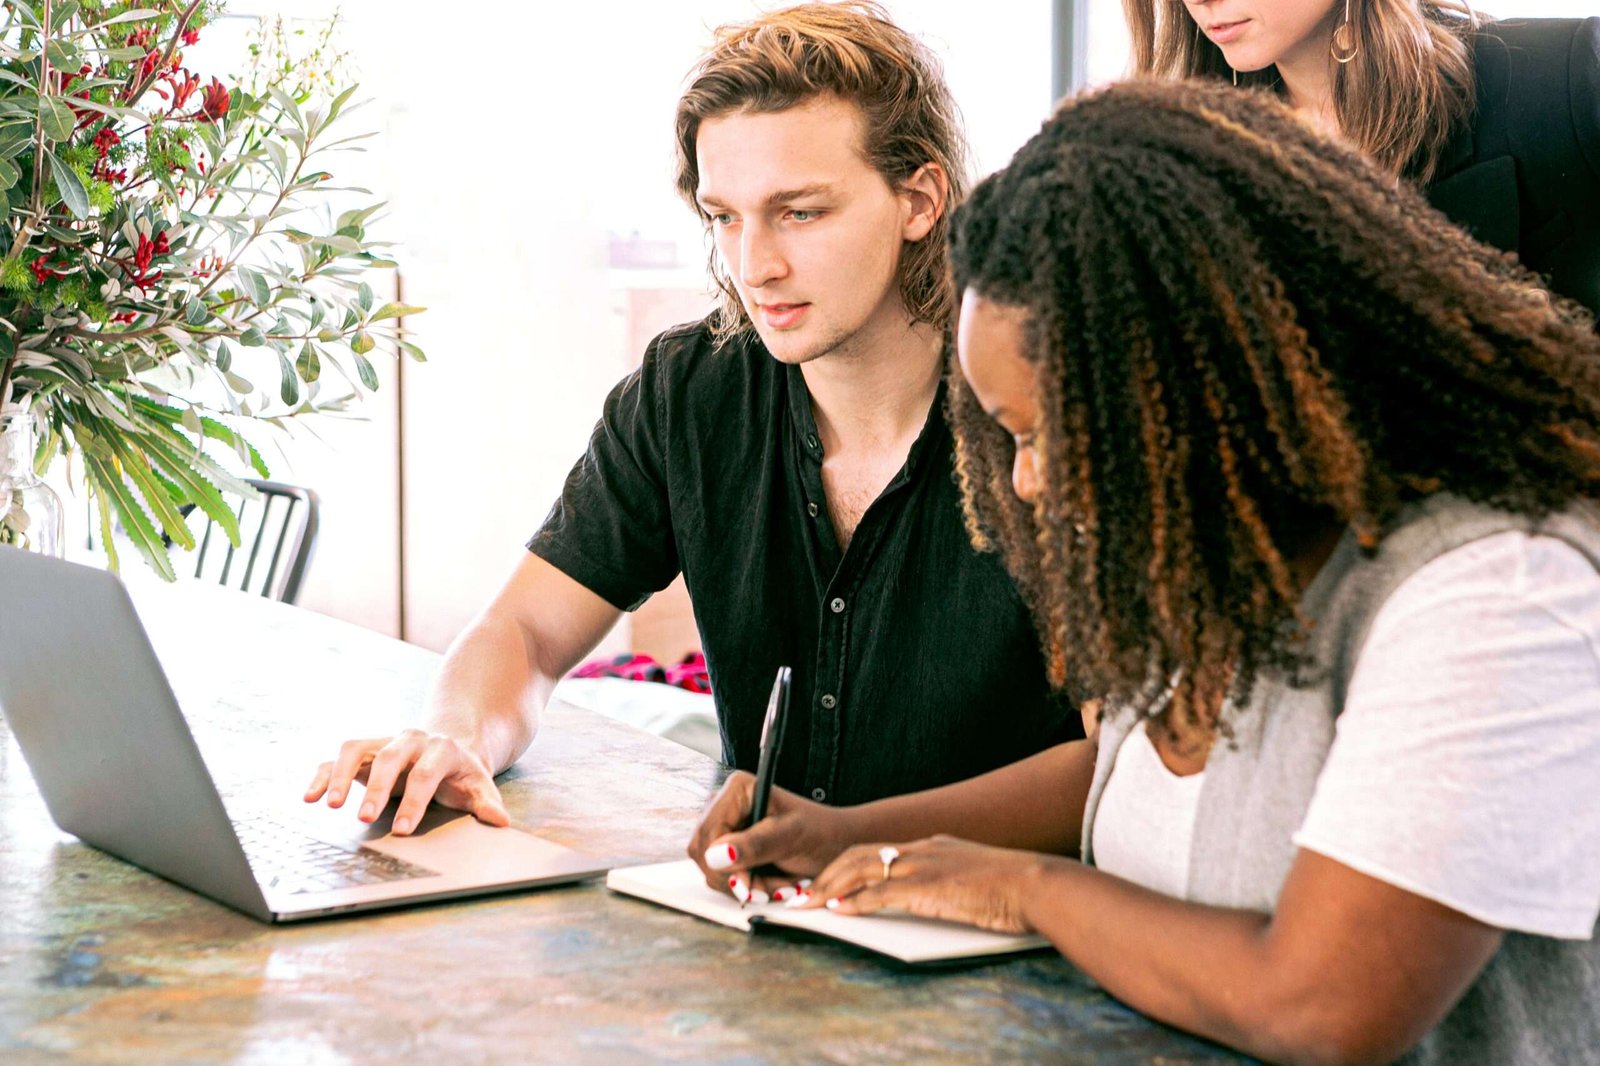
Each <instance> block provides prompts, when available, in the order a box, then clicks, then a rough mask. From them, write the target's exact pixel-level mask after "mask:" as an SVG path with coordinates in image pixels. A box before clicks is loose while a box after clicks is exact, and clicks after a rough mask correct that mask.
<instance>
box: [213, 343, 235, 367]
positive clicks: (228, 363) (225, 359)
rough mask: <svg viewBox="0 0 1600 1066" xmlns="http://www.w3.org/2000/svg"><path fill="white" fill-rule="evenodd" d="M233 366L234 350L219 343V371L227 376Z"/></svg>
mask: <svg viewBox="0 0 1600 1066" xmlns="http://www.w3.org/2000/svg"><path fill="white" fill-rule="evenodd" d="M232 366H233V349H232V348H229V347H228V346H227V345H226V344H225V343H223V342H222V341H218V342H217V369H218V370H220V371H222V372H223V373H224V374H226V373H227V372H228V370H229V368H231V367H232Z"/></svg>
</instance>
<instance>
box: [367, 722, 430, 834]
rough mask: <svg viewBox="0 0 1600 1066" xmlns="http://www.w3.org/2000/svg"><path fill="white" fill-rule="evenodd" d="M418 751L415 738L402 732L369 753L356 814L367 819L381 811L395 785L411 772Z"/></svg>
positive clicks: (400, 783) (401, 784)
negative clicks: (363, 785)
mask: <svg viewBox="0 0 1600 1066" xmlns="http://www.w3.org/2000/svg"><path fill="white" fill-rule="evenodd" d="M417 753H418V744H417V742H416V741H415V740H414V739H412V738H410V737H408V736H406V735H405V734H401V735H400V736H398V737H395V738H394V739H393V740H391V741H390V742H389V743H388V744H386V745H384V746H383V748H382V749H380V750H379V751H378V753H377V754H375V755H374V756H372V760H371V762H370V763H369V765H368V767H367V794H366V795H365V796H364V797H362V800H361V810H360V811H359V812H358V814H357V817H359V818H360V819H361V820H362V821H363V822H370V821H372V820H374V819H375V818H377V817H378V815H379V814H382V813H383V809H384V807H386V806H388V804H389V797H390V796H391V795H392V794H393V793H394V790H395V788H396V787H403V786H404V784H405V781H406V779H407V778H408V777H409V776H410V771H411V767H412V764H413V763H414V762H416V760H417Z"/></svg>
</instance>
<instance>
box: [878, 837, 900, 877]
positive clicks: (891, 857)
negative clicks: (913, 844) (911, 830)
mask: <svg viewBox="0 0 1600 1066" xmlns="http://www.w3.org/2000/svg"><path fill="white" fill-rule="evenodd" d="M899 857H900V849H899V848H897V847H895V846H894V845H893V844H885V845H884V846H883V847H881V848H879V849H878V858H880V859H882V860H883V879H884V880H885V881H887V880H889V867H891V866H893V865H894V861H895V860H896V859H898V858H899Z"/></svg>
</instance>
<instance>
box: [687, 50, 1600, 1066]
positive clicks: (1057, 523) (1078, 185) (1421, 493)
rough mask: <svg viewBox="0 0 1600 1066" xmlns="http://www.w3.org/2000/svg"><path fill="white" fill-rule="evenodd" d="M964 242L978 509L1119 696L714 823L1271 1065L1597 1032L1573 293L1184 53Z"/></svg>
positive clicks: (958, 239) (981, 213) (1594, 536)
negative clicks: (903, 770) (885, 774)
mask: <svg viewBox="0 0 1600 1066" xmlns="http://www.w3.org/2000/svg"><path fill="white" fill-rule="evenodd" d="M954 248H955V251H954V265H955V269H956V279H957V284H958V286H959V287H960V289H961V291H962V292H963V300H962V310H961V315H960V327H959V331H958V348H959V368H958V370H957V371H956V372H954V373H952V377H951V386H952V391H951V400H952V404H951V406H952V415H951V421H952V426H953V428H954V430H955V434H956V440H957V448H956V454H957V459H958V469H959V471H960V477H961V482H962V485H963V490H964V493H965V500H966V502H967V504H968V507H969V516H970V519H971V527H970V528H971V532H972V534H973V537H974V540H975V542H976V543H978V544H981V545H984V546H988V547H992V548H994V549H996V550H997V551H998V553H999V554H1000V555H1001V556H1002V557H1003V558H1005V560H1006V562H1007V566H1008V568H1009V570H1010V571H1011V573H1012V575H1013V576H1014V577H1015V579H1016V581H1017V584H1018V587H1019V588H1021V589H1022V590H1023V593H1024V595H1025V598H1026V599H1027V601H1028V603H1029V605H1030V607H1031V608H1032V611H1033V615H1034V619H1035V622H1036V624H1037V626H1038V630H1039V635H1040V640H1041V643H1042V644H1043V645H1044V647H1045V649H1046V651H1047V659H1048V661H1049V665H1050V672H1051V676H1052V679H1053V680H1054V681H1055V682H1056V683H1057V684H1061V685H1070V686H1071V687H1073V688H1074V689H1077V690H1080V691H1083V692H1086V693H1089V694H1092V695H1093V696H1094V697H1096V698H1097V699H1099V700H1101V701H1102V714H1101V718H1100V725H1099V729H1098V731H1097V734H1096V736H1095V737H1094V739H1092V740H1086V741H1081V742H1076V743H1069V744H1064V745H1062V746H1060V747H1058V748H1056V749H1052V750H1050V751H1047V752H1044V753H1041V754H1040V755H1037V756H1035V757H1033V758H1031V759H1028V760H1024V761H1023V762H1021V763H1019V764H1017V765H1015V766H1012V767H1007V768H1005V769H1003V770H999V771H997V772H995V773H992V774H987V775H984V776H982V777H979V778H976V779H974V780H972V781H969V782H963V783H960V784H956V785H952V786H949V787H946V788H942V789H936V790H932V791H929V792H925V793H920V794H917V795H912V796H902V797H896V798H892V799H886V800H882V801H879V802H876V803H869V804H864V805H860V806H857V807H853V808H849V809H845V810H833V809H822V808H819V807H816V806H814V805H811V804H808V803H806V802H805V800H804V799H803V798H802V797H797V796H791V795H788V794H784V793H779V794H778V795H776V796H775V797H774V800H773V803H772V805H771V807H770V808H769V811H770V812H771V813H769V815H768V817H767V818H765V819H764V820H763V821H762V822H760V823H758V824H757V825H756V826H755V827H753V828H751V829H750V830H747V831H743V832H739V833H733V834H726V835H715V834H714V835H711V836H709V837H708V838H706V839H704V840H703V841H699V842H698V843H702V844H703V846H705V847H728V846H732V847H734V848H736V850H738V852H739V853H740V854H741V855H742V856H743V861H744V862H746V863H749V864H751V865H756V864H761V863H776V864H778V865H779V866H780V867H781V868H782V869H783V870H784V871H785V873H786V874H787V876H788V878H789V880H790V881H794V880H795V879H796V878H802V877H814V878H815V880H814V883H812V884H811V886H810V891H809V894H806V895H799V896H795V897H794V898H797V899H800V900H801V903H800V904H799V905H801V906H821V905H827V906H831V907H833V908H834V909H836V910H838V911H839V912H840V913H844V914H861V913H870V912H873V911H877V910H880V909H883V908H894V909H902V910H906V911H910V912H912V913H915V914H921V915H926V916H929V917H937V918H946V919H952V920H956V921H966V922H973V923H977V924H981V925H984V926H988V927H991V928H995V929H1004V930H1009V931H1024V930H1034V931H1038V932H1040V933H1042V934H1044V935H1045V936H1047V937H1049V939H1050V940H1051V941H1052V942H1053V943H1054V944H1055V945H1056V947H1057V948H1059V949H1060V951H1061V952H1062V953H1063V954H1064V955H1065V956H1066V957H1067V958H1068V959H1070V960H1071V961H1072V962H1073V963H1075V964H1076V965H1078V966H1079V967H1081V968H1082V969H1083V970H1084V971H1085V972H1086V973H1087V974H1088V975H1089V976H1091V977H1093V978H1094V979H1095V980H1097V981H1099V982H1100V983H1101V984H1102V985H1103V986H1104V987H1105V988H1106V989H1107V990H1108V991H1109V992H1111V993H1112V994H1113V995H1115V996H1117V997H1119V998H1121V999H1122V1000H1124V1001H1125V1002H1127V1003H1128V1004H1130V1005H1131V1006H1133V1007H1136V1008H1138V1009H1139V1010H1142V1011H1144V1012H1146V1013H1147V1014H1150V1015H1151V1016H1153V1017H1155V1018H1158V1019H1161V1020H1163V1021H1166V1022H1168V1023H1170V1024H1173V1025H1177V1026H1180V1027H1182V1028H1184V1029H1188V1030H1190V1031H1193V1032H1196V1033H1199V1034H1201V1035H1203V1036H1206V1037H1209V1038H1211V1039H1214V1040H1218V1041H1221V1042H1223V1043H1225V1044H1228V1045H1230V1046H1232V1047H1236V1048H1239V1049H1241V1050H1243V1051H1245V1052H1248V1053H1250V1054H1252V1055H1256V1056H1259V1057H1261V1058H1264V1059H1266V1060H1269V1061H1273V1062H1387V1061H1390V1060H1392V1059H1394V1058H1396V1057H1397V1056H1400V1055H1402V1054H1404V1053H1407V1052H1408V1051H1412V1052H1413V1054H1414V1058H1412V1059H1408V1060H1407V1061H1418V1062H1426V1063H1438V1064H1453V1063H1460V1062H1494V1063H1527V1064H1530V1066H1531V1064H1543V1063H1553V1062H1580V1061H1588V1060H1590V1059H1592V1058H1593V1055H1594V1050H1595V1048H1597V1047H1600V1014H1597V1013H1596V1011H1595V993H1596V989H1597V988H1600V940H1597V939H1596V936H1595V933H1596V918H1597V915H1600V805H1597V804H1596V803H1595V802H1594V795H1593V791H1594V781H1595V779H1596V776H1597V774H1600V508H1597V507H1596V505H1595V500H1596V497H1597V495H1600V337H1597V336H1596V334H1595V332H1594V319H1593V317H1592V316H1591V315H1589V314H1588V313H1587V312H1586V311H1585V310H1584V309H1583V308H1582V307H1581V306H1580V305H1578V304H1576V303H1575V302H1572V301H1568V300H1564V299H1560V298H1552V297H1551V296H1550V295H1549V293H1548V292H1547V291H1545V290H1544V289H1543V288H1542V287H1541V286H1540V285H1539V283H1538V279H1537V278H1536V277H1535V276H1534V275H1532V274H1530V273H1528V272H1527V271H1526V270H1525V269H1523V268H1522V267H1520V266H1518V265H1516V264H1515V263H1514V262H1513V261H1512V260H1510V259H1509V258H1508V257H1506V256H1503V255H1501V254H1500V253H1497V252H1495V251H1494V250H1492V249H1490V248H1487V247H1485V246H1483V245H1480V244H1477V243H1475V242H1473V241H1472V240H1470V239H1469V238H1468V237H1467V236H1465V235H1464V234H1463V233H1462V232H1461V231H1460V230H1459V229H1458V228H1457V227H1455V226H1454V225H1452V224H1450V223H1449V222H1448V220H1446V219H1445V218H1444V217H1443V216H1441V215H1439V214H1437V213H1436V212H1434V211H1432V210H1430V209H1429V208H1428V207H1427V206H1426V205H1425V204H1424V203H1423V201H1422V200H1421V199H1420V198H1419V197H1418V196H1417V195H1416V194H1415V192H1414V191H1412V190H1410V189H1407V188H1404V187H1396V186H1395V184H1394V183H1393V181H1392V180H1391V179H1390V178H1389V177H1388V175H1386V174H1385V173H1383V172H1382V171H1380V170H1378V169H1377V168H1375V167H1373V166H1372V165H1370V163H1369V162H1368V161H1366V160H1365V159H1364V158H1362V157H1361V156H1360V155H1358V154H1356V153H1355V152H1353V151H1351V150H1349V149H1347V148H1345V147H1342V146H1340V145H1339V144H1337V143H1335V142H1333V141H1331V140H1329V139H1326V138H1324V137H1321V136H1319V135H1318V134H1317V132H1316V131H1315V130H1314V129H1313V128H1312V127H1310V126H1309V125H1307V124H1306V123H1304V122H1302V121H1300V120H1299V119H1298V118H1297V117H1296V116H1295V115H1294V114H1293V113H1291V112H1290V111H1289V110H1287V109H1286V108H1284V107H1283V106H1281V105H1280V104H1279V103H1277V102H1275V101H1273V100H1272V99H1271V98H1270V97H1267V96H1263V95H1261V94H1254V93H1248V94H1247V93H1239V92H1236V91H1234V90H1233V89H1232V88H1231V87H1223V86H1218V85H1215V84H1208V83H1206V82H1203V81H1189V82H1161V81H1145V82H1142V83H1131V84H1128V85H1124V86H1119V87H1115V88H1112V89H1108V90H1105V91H1104V92H1101V93H1098V94H1095V95H1091V96H1088V97H1085V98H1082V99H1080V100H1077V101H1075V102H1072V103H1069V104H1068V105H1066V106H1065V107H1063V108H1062V109H1061V110H1060V111H1059V112H1058V113H1057V114H1056V116H1055V117H1054V118H1053V119H1052V120H1051V121H1050V122H1048V123H1047V124H1046V125H1045V127H1044V129H1043V130H1042V131H1041V132H1040V134H1039V135H1038V136H1037V137H1035V138H1034V139H1033V140H1032V141H1030V142H1029V143H1028V144H1027V145H1026V146H1025V147H1024V148H1023V149H1022V150H1021V151H1020V152H1019V153H1018V155H1017V157H1016V158H1015V159H1014V160H1013V161H1012V162H1011V164H1010V165H1009V166H1008V167H1007V168H1006V169H1004V170H1002V171H1001V172H999V173H998V174H996V175H994V176H992V177H990V178H988V179H986V180H985V181H984V182H982V183H981V184H980V185H979V186H978V187H977V188H976V189H975V190H974V192H973V195H972V197H971V199H970V200H969V201H968V202H967V203H966V204H964V205H963V206H962V207H961V208H960V209H958V211H957V215H956V219H955V223H954ZM748 795H749V779H748V777H746V776H745V775H736V776H735V777H734V778H733V779H731V780H730V782H729V784H728V786H727V788H726V789H725V790H724V794H723V796H722V797H721V798H720V800H719V804H718V806H719V807H720V808H721V809H719V810H715V811H713V812H712V813H711V815H710V817H709V818H708V821H709V822H711V823H713V824H716V825H727V824H738V816H739V814H740V813H741V812H742V811H743V810H744V809H745V807H746V806H747V797H748ZM932 833H949V834H955V835H956V836H959V837H962V838H966V839H956V837H932V838H928V834H932ZM918 838H924V839H918ZM858 841H859V842H865V841H872V842H873V843H863V844H859V845H857V846H855V847H852V848H848V849H845V850H843V851H842V854H841V849H843V848H844V845H846V844H848V843H851V842H858ZM1069 856H1070V857H1069ZM829 860H832V861H831V862H830V861H829ZM823 864H827V865H826V868H825V869H819V867H821V866H823ZM785 895H790V893H785ZM1063 1038H1064V1039H1068V1040H1070V1034H1063Z"/></svg>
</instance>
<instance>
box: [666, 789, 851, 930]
mask: <svg viewBox="0 0 1600 1066" xmlns="http://www.w3.org/2000/svg"><path fill="white" fill-rule="evenodd" d="M754 790H755V777H754V776H752V775H751V774H748V773H745V772H743V771H740V772H738V773H735V774H734V775H733V776H732V777H730V778H728V781H727V783H726V784H725V785H723V786H722V791H721V792H720V793H718V794H717V798H716V799H715V800H713V801H712V803H711V806H710V807H709V808H707V810H706V813H705V816H704V817H703V818H701V820H700V825H699V827H698V828H697V829H696V830H695V833H694V836H693V838H691V839H690V841H689V849H688V850H689V857H690V858H691V859H693V860H694V861H695V862H696V863H698V864H699V866H700V869H701V871H702V872H703V873H704V874H705V876H706V884H708V885H710V886H711V887H712V888H715V889H717V890H718V891H721V892H731V893H732V894H733V895H734V896H735V897H742V898H740V902H741V903H742V902H744V901H745V899H752V900H754V901H755V902H765V901H766V900H767V899H769V898H771V899H777V900H780V901H783V902H791V901H794V900H796V899H797V898H803V897H804V896H805V894H806V893H805V887H804V886H803V885H802V884H801V883H800V882H801V881H807V882H808V883H809V878H811V877H812V876H813V875H814V874H816V873H817V872H818V871H819V870H821V869H822V868H823V867H824V866H826V865H827V864H828V863H829V862H831V861H832V860H833V859H834V857H835V856H837V855H838V854H839V853H840V852H841V851H843V850H844V849H845V848H846V847H847V846H849V844H850V843H851V841H852V837H851V836H850V830H849V815H848V813H847V809H846V808H839V807H828V806H824V805H823V804H820V803H813V802H811V801H810V800H807V799H802V798H801V797H799V796H797V795H795V794H794V793H792V792H786V791H785V790H783V789H781V788H774V789H773V790H772V795H771V798H770V800H769V801H768V806H767V816H766V817H765V818H763V819H761V821H759V822H757V823H756V824H755V825H752V826H749V827H748V828H742V827H744V826H745V823H747V822H748V821H749V820H750V807H751V801H752V798H753V794H754ZM762 867H774V868H776V869H777V870H778V871H781V872H780V873H779V874H777V875H773V874H770V873H769V874H766V875H753V874H752V873H751V871H753V870H756V869H758V868H762Z"/></svg>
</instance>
